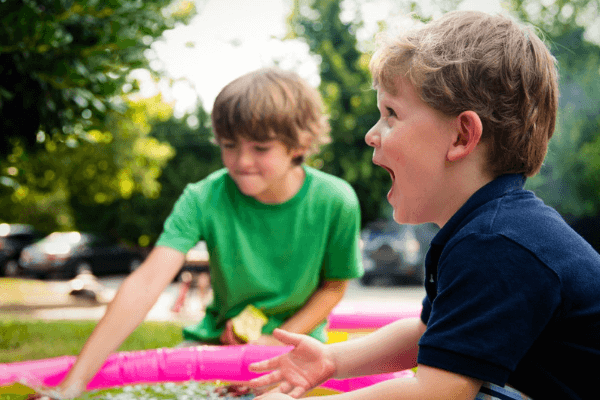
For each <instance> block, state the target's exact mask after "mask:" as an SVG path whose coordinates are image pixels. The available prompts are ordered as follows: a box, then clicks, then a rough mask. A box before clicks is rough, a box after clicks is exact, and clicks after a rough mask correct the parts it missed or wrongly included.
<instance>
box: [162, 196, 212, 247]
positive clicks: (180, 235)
mask: <svg viewBox="0 0 600 400" xmlns="http://www.w3.org/2000/svg"><path fill="white" fill-rule="evenodd" d="M196 193H197V188H195V189H194V187H193V186H192V185H191V184H189V185H187V186H186V188H185V189H184V191H183V193H182V194H181V196H180V197H179V199H177V201H176V202H175V205H174V206H173V210H172V211H171V214H170V215H169V216H168V217H167V219H166V220H165V223H164V225H163V232H162V233H161V235H160V237H159V238H158V240H157V241H156V244H155V245H156V246H166V247H170V248H172V249H175V250H178V251H181V252H182V253H187V252H188V250H190V249H191V248H192V247H194V245H196V243H198V241H199V240H200V239H201V237H202V232H201V224H200V209H199V208H200V206H199V201H198V195H197V194H196Z"/></svg>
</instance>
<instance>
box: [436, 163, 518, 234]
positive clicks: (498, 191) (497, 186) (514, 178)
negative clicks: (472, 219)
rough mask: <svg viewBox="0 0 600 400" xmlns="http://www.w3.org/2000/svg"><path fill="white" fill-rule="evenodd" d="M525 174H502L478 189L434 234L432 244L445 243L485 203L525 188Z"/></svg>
mask: <svg viewBox="0 0 600 400" xmlns="http://www.w3.org/2000/svg"><path fill="white" fill-rule="evenodd" d="M525 179H526V178H525V176H524V175H522V174H506V175H501V176H499V177H497V178H496V179H494V180H493V181H491V182H489V183H488V184H486V185H484V186H483V187H482V188H480V189H479V190H477V191H476V192H475V193H474V194H473V195H472V196H471V197H470V198H469V200H467V202H466V203H465V204H463V205H462V207H461V208H459V209H458V211H457V212H456V213H455V214H454V215H453V216H452V217H451V218H450V219H449V220H448V222H446V224H445V225H444V226H443V227H442V228H441V229H440V230H439V232H438V233H437V234H436V235H435V236H434V238H433V240H432V241H431V244H433V245H441V246H443V245H445V244H446V242H447V241H448V240H450V238H451V237H452V236H453V235H454V233H455V232H456V231H457V230H458V228H459V227H460V225H461V224H462V222H463V221H464V220H465V218H466V217H467V216H468V215H469V214H471V213H472V212H473V211H474V210H475V209H477V208H478V207H480V206H482V205H483V204H485V203H487V202H489V201H492V200H494V199H497V198H499V197H502V196H503V195H505V194H506V193H508V192H511V191H513V190H520V189H523V186H524V185H525Z"/></svg>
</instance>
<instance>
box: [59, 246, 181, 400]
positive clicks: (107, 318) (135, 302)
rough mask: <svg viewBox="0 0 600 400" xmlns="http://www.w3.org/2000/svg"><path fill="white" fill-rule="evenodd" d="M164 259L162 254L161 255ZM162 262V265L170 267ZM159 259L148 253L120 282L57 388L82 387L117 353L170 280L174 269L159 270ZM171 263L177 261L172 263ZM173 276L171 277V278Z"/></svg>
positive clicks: (160, 261) (160, 260)
mask: <svg viewBox="0 0 600 400" xmlns="http://www.w3.org/2000/svg"><path fill="white" fill-rule="evenodd" d="M162 255H163V256H164V253H163V254H162ZM169 261H170V260H168V259H167V260H164V264H170V263H169ZM162 262H163V259H161V257H160V256H158V255H157V254H154V255H153V254H151V255H150V256H149V260H146V261H145V263H144V264H146V263H149V264H150V265H142V266H140V268H139V269H137V270H136V271H135V272H133V273H132V274H130V275H129V276H128V277H127V279H125V280H124V281H123V283H122V284H121V286H120V287H119V290H118V291H117V294H116V295H115V298H114V299H113V300H112V301H111V303H110V304H109V305H108V307H107V309H106V312H105V314H104V316H103V317H102V319H101V320H100V321H99V322H98V325H97V326H96V328H95V329H94V331H93V332H92V334H91V335H90V337H89V338H88V340H87V341H86V343H85V345H84V346H83V349H82V351H81V353H80V354H79V356H78V357H77V361H76V362H75V364H74V365H73V367H72V368H71V370H70V371H69V374H68V375H67V377H66V378H65V380H64V381H63V382H62V383H61V385H60V386H61V388H63V389H67V388H69V387H70V386H72V385H82V384H83V385H86V384H87V383H88V382H89V381H90V380H91V379H92V378H93V377H94V375H95V374H96V372H97V371H98V370H99V369H100V367H102V365H103V364H104V361H105V360H106V358H107V357H108V356H109V355H110V354H111V353H113V352H115V351H116V350H117V348H118V347H119V345H120V344H121V343H122V342H123V341H124V340H125V339H126V338H127V337H128V336H129V335H130V334H131V332H133V330H134V329H135V328H136V327H137V326H138V325H139V324H140V323H141V322H142V321H143V320H144V318H145V316H146V314H147V313H148V311H150V309H151V308H152V306H153V305H154V303H155V302H156V300H157V299H158V296H159V295H160V294H161V293H162V291H163V290H164V288H165V287H166V286H167V285H168V283H169V282H170V281H171V280H172V279H173V276H174V275H175V273H176V272H173V271H176V268H174V267H169V265H167V268H166V269H165V270H164V271H161V268H160V267H161V265H160V264H161V263H162ZM174 262H175V264H177V263H178V260H175V261H174ZM171 275H173V276H171Z"/></svg>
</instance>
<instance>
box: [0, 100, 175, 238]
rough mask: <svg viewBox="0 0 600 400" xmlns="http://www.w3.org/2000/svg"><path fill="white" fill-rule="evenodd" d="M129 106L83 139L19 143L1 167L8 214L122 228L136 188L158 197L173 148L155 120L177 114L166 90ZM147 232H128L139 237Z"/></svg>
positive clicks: (1, 207) (40, 223)
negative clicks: (33, 150)
mask: <svg viewBox="0 0 600 400" xmlns="http://www.w3.org/2000/svg"><path fill="white" fill-rule="evenodd" d="M124 103H125V104H126V105H127V107H126V112H125V113H120V112H115V111H109V112H108V113H107V116H106V118H105V128H104V129H103V130H89V131H87V132H85V135H81V136H80V137H79V140H74V139H71V140H66V141H65V142H62V141H53V140H46V141H45V143H44V145H45V149H44V151H38V152H37V154H36V157H31V155H30V154H29V153H27V152H26V151H25V149H24V148H23V147H21V146H19V145H15V146H14V147H13V151H12V153H11V154H9V156H8V157H7V158H6V160H5V161H3V162H2V163H1V164H0V166H1V167H2V169H3V170H5V171H7V176H4V177H2V182H0V183H3V185H1V186H0V219H2V220H5V221H18V222H23V223H31V224H33V225H35V226H36V227H37V228H38V229H40V230H42V231H46V232H51V231H54V230H66V229H80V230H85V231H92V232H103V233H110V234H112V235H114V236H120V237H126V236H127V235H121V233H122V232H119V231H120V229H119V227H120V226H121V222H120V221H121V220H123V219H124V218H128V217H129V215H128V214H127V212H128V210H127V206H126V205H125V204H126V203H127V202H128V201H129V200H130V199H131V198H133V197H135V196H136V195H139V196H142V197H145V198H149V199H152V198H156V197H158V195H159V193H160V183H159V182H158V178H159V176H160V173H161V170H162V168H163V167H164V166H165V165H166V163H167V161H168V160H169V159H170V158H172V157H173V156H174V150H173V148H172V147H171V146H170V145H169V144H168V143H165V142H160V141H158V140H157V139H156V138H154V137H152V136H150V131H151V128H152V124H153V123H155V122H156V121H166V120H168V119H169V118H171V117H172V107H171V106H170V105H169V104H165V103H164V102H162V99H161V97H160V96H155V97H152V98H146V99H132V98H125V99H124ZM138 237H139V236H129V237H126V238H127V239H129V240H131V241H135V242H137V239H138Z"/></svg>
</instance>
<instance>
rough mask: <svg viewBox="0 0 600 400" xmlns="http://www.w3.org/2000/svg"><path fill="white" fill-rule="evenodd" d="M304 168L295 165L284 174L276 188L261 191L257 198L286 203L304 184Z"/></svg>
mask: <svg viewBox="0 0 600 400" xmlns="http://www.w3.org/2000/svg"><path fill="white" fill-rule="evenodd" d="M304 175H305V173H304V168H302V166H301V165H297V166H294V167H292V168H291V169H290V171H289V172H288V173H287V174H286V175H285V176H284V178H283V179H282V181H281V183H280V184H279V185H278V186H277V189H276V190H272V191H268V192H265V193H261V194H260V195H259V196H256V197H255V199H256V200H258V201H260V202H261V203H265V204H280V203H285V202H286V201H288V200H290V199H291V198H292V197H294V196H295V195H296V193H298V191H299V190H300V189H301V188H302V185H303V184H304V178H305V176H304Z"/></svg>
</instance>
